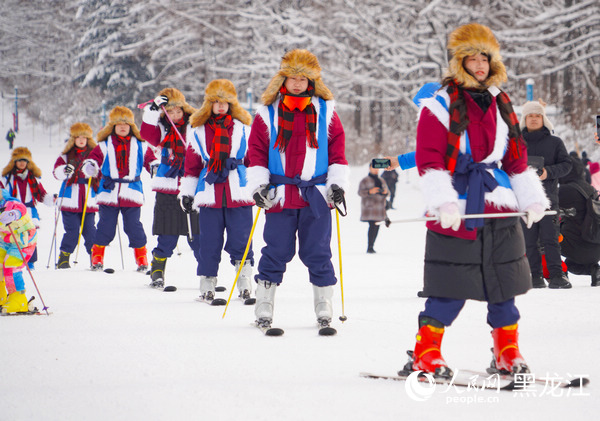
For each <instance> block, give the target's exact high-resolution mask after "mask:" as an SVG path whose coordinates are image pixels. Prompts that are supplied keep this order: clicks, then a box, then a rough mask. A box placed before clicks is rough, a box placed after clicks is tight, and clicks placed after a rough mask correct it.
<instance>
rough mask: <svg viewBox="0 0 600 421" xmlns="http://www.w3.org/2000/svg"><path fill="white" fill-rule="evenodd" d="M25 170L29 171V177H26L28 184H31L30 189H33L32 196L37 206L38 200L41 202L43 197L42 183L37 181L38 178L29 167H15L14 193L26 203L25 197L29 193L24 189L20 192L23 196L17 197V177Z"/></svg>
mask: <svg viewBox="0 0 600 421" xmlns="http://www.w3.org/2000/svg"><path fill="white" fill-rule="evenodd" d="M25 171H27V177H26V178H25V179H26V181H27V184H28V185H29V189H30V190H31V197H32V198H33V206H35V204H36V201H37V202H41V201H42V199H43V198H42V191H41V190H40V185H39V183H38V181H37V178H35V176H34V175H33V173H32V172H31V171H29V170H28V169H27V168H25V169H24V170H19V169H17V167H14V168H13V180H14V181H13V194H14V197H16V198H17V199H19V200H20V201H22V202H23V203H25V197H27V194H26V193H25V192H24V191H23V192H20V193H21V197H17V177H19V174H23V173H24V172H25Z"/></svg>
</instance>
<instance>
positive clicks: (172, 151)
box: [141, 88, 200, 288]
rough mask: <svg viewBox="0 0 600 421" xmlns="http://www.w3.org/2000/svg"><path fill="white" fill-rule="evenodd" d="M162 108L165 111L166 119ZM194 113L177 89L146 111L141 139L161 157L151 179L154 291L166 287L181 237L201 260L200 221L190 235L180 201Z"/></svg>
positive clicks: (166, 92)
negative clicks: (168, 267) (168, 268)
mask: <svg viewBox="0 0 600 421" xmlns="http://www.w3.org/2000/svg"><path fill="white" fill-rule="evenodd" d="M162 107H164V108H165V110H166V112H167V114H166V115H165V113H164V111H163V110H162ZM195 111H196V109H195V108H193V107H191V106H190V105H189V104H188V103H187V102H186V100H185V96H184V95H183V94H182V93H181V92H180V91H179V90H178V89H175V88H165V89H163V90H162V91H160V92H159V93H158V96H157V97H156V98H155V99H154V101H152V102H151V103H150V104H148V105H147V106H146V107H145V108H144V115H143V121H142V126H141V135H142V137H143V138H144V139H145V140H146V141H147V142H148V143H149V144H151V145H152V146H155V147H157V154H158V155H159V156H160V161H159V162H157V164H158V166H157V168H156V173H155V174H154V177H153V179H152V190H154V191H155V192H156V201H155V203H154V221H153V223H152V235H156V236H158V238H157V244H156V247H155V248H154V250H152V262H151V271H150V277H151V281H150V286H151V287H153V288H162V287H163V286H164V277H165V275H164V273H165V267H166V264H167V259H168V258H169V257H171V256H172V255H173V250H175V247H177V241H178V240H179V236H181V235H188V234H189V235H188V244H189V245H190V247H191V249H192V251H193V253H194V256H195V257H196V260H197V261H199V258H200V256H199V254H198V253H199V246H200V244H199V240H198V219H197V218H191V220H190V222H191V229H192V232H191V233H188V224H187V218H188V217H187V216H186V214H185V213H184V211H183V210H182V209H181V207H180V206H179V201H178V199H177V195H178V194H179V185H180V182H181V179H182V178H183V175H184V160H185V154H186V150H187V147H188V144H189V136H188V135H187V134H188V132H187V129H186V128H187V125H188V122H189V118H190V116H191V115H192V114H193V113H194V112H195ZM171 121H172V122H173V123H172V124H171ZM173 126H174V127H173ZM178 133H179V134H178ZM180 136H181V137H180ZM150 153H153V151H152V149H151V148H148V151H147V152H146V154H150ZM152 158H154V157H152ZM190 237H191V238H192V240H191V241H190Z"/></svg>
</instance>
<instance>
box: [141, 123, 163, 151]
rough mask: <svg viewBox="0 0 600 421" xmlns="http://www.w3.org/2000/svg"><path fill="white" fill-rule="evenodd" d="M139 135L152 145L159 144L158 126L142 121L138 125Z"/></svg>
mask: <svg viewBox="0 0 600 421" xmlns="http://www.w3.org/2000/svg"><path fill="white" fill-rule="evenodd" d="M140 136H141V137H142V139H144V140H145V141H147V142H148V143H149V144H151V145H152V146H158V145H160V141H161V137H160V127H158V126H152V125H151V124H148V123H144V122H142V126H141V127H140Z"/></svg>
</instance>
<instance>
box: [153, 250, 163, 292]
mask: <svg viewBox="0 0 600 421" xmlns="http://www.w3.org/2000/svg"><path fill="white" fill-rule="evenodd" d="M166 265H167V258H166V257H157V256H156V255H152V263H151V268H152V269H151V272H150V278H151V279H152V281H151V282H150V286H151V287H152V288H164V286H165V266H166Z"/></svg>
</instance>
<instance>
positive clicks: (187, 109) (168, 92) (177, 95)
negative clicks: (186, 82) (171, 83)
mask: <svg viewBox="0 0 600 421" xmlns="http://www.w3.org/2000/svg"><path fill="white" fill-rule="evenodd" d="M158 95H164V96H166V97H167V98H168V99H169V102H167V103H166V104H165V108H166V109H167V110H168V109H169V108H173V107H179V108H181V109H182V110H183V112H184V113H187V114H189V115H192V114H194V113H195V112H196V109H195V108H194V107H192V106H191V105H190V104H188V103H187V102H185V96H184V95H183V94H182V93H181V91H180V90H178V89H175V88H165V89H163V90H162V91H160V92H159V93H158Z"/></svg>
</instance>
